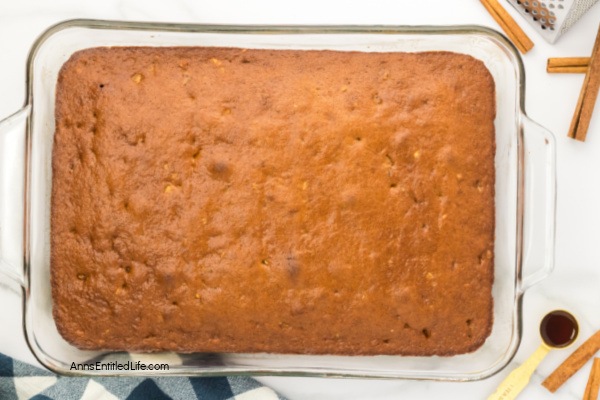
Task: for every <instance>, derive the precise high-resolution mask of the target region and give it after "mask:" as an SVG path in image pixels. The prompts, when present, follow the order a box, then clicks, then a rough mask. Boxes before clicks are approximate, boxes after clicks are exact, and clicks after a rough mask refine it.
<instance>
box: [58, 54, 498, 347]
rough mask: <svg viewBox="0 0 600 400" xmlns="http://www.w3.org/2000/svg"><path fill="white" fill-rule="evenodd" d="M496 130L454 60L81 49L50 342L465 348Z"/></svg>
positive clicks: (475, 338)
mask: <svg viewBox="0 0 600 400" xmlns="http://www.w3.org/2000/svg"><path fill="white" fill-rule="evenodd" d="M494 118H495V89H494V82H493V79H492V77H491V75H490V73H489V71H488V70H487V69H486V67H485V66H484V64H483V63H482V62H481V61H478V60H476V59H474V58H472V57H470V56H467V55H463V54H456V53H449V52H426V53H374V52H373V53H360V52H336V51H312V50H311V51H300V50H250V49H247V50H246V49H235V48H201V47H192V48H145V47H138V48H135V47H122V48H119V47H113V48H93V49H88V50H83V51H80V52H77V53H75V54H74V55H73V56H72V57H71V58H70V59H69V60H68V61H67V62H66V63H65V65H64V66H63V68H62V70H61V72H60V74H59V79H58V83H57V90H56V131H55V135H54V148H53V159H52V199H51V201H52V203H51V282H52V297H53V315H54V318H55V321H56V324H57V327H58V330H59V332H60V333H61V334H62V335H63V337H64V338H65V339H66V340H67V341H69V342H70V343H72V344H73V345H75V346H76V347H78V348H81V349H107V350H132V351H163V350H172V351H180V352H238V353H247V352H268V353H302V354H348V355H350V354H352V355H359V354H365V355H367V354H401V355H453V354H460V353H465V352H470V351H473V350H475V349H477V348H478V347H479V346H481V345H482V343H483V342H484V341H485V339H486V337H487V336H488V335H489V334H490V330H491V326H492V321H493V312H492V310H493V298H492V284H493V276H494V272H493V271H494V259H493V258H494V257H493V255H494V218H495V211H494V179H495V171H494V155H495V133H494Z"/></svg>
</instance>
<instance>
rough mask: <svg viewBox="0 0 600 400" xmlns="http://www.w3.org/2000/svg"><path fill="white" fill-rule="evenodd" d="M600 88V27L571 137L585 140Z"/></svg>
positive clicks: (580, 94) (574, 117)
mask: <svg viewBox="0 0 600 400" xmlns="http://www.w3.org/2000/svg"><path fill="white" fill-rule="evenodd" d="M599 28H600V27H599ZM598 89H600V29H598V34H597V35H596V42H595V43H594V49H593V50H592V56H591V57H590V64H589V67H588V70H587V73H586V74H585V80H584V81H583V87H582V88H581V92H580V93H579V100H578V101H577V107H576V108H575V114H574V115H573V120H572V121H571V126H570V127H569V137H570V138H573V139H576V140H580V141H582V142H583V141H585V136H586V135H587V130H588V128H589V126H590V121H591V120H592V113H593V111H594V105H595V104H596V98H597V97H598Z"/></svg>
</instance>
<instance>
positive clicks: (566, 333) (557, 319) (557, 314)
mask: <svg viewBox="0 0 600 400" xmlns="http://www.w3.org/2000/svg"><path fill="white" fill-rule="evenodd" d="M577 333H579V325H578V324H577V321H576V320H575V318H574V317H573V316H572V315H571V314H569V313H568V312H566V311H552V312H551V313H548V314H547V315H546V316H545V317H544V319H543V320H542V323H541V324H540V334H541V335H542V339H543V340H544V342H545V343H546V344H547V345H549V346H552V347H565V346H568V345H569V344H571V343H572V342H573V341H574V340H575V338H577Z"/></svg>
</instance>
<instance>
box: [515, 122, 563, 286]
mask: <svg viewBox="0 0 600 400" xmlns="http://www.w3.org/2000/svg"><path fill="white" fill-rule="evenodd" d="M521 129H522V132H523V143H524V146H523V148H524V152H525V154H524V168H523V171H524V172H523V173H524V177H523V178H524V179H525V183H526V184H525V185H524V188H525V189H524V190H526V192H525V193H524V197H525V202H524V205H523V207H524V211H525V213H524V215H525V216H526V218H525V220H524V221H523V237H524V241H523V266H524V267H523V268H524V270H523V271H524V272H523V280H522V282H521V287H520V290H521V292H524V291H525V290H527V289H528V288H530V287H531V286H533V285H535V284H537V283H539V282H540V281H542V280H543V279H545V278H547V277H548V276H549V275H550V274H551V273H552V271H553V270H554V250H555V249H554V247H555V236H556V140H555V139H554V135H553V134H552V132H550V131H549V130H548V129H546V128H544V127H542V126H540V125H539V124H538V123H536V122H535V121H533V120H531V119H529V118H528V117H527V116H526V115H524V114H523V115H522V117H521ZM532 267H533V268H535V271H533V272H528V271H527V270H528V269H531V268H532Z"/></svg>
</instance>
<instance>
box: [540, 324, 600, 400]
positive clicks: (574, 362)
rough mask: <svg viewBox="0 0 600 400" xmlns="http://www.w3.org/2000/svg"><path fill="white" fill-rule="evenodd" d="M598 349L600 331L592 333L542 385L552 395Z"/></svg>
mask: <svg viewBox="0 0 600 400" xmlns="http://www.w3.org/2000/svg"><path fill="white" fill-rule="evenodd" d="M599 349H600V331H598V332H596V333H594V334H593V335H592V336H591V337H590V338H589V339H588V340H586V341H585V342H584V343H583V344H582V345H581V346H579V347H578V348H577V350H575V351H574V352H573V354H571V355H570V356H569V357H568V358H567V359H566V360H565V361H563V363H562V364H560V366H559V367H558V368H556V369H555V370H554V372H552V374H550V376H548V377H547V378H546V380H545V381H544V382H542V385H543V386H544V387H545V388H546V389H548V390H549V391H551V392H552V393H554V392H556V390H557V389H558V388H559V387H561V386H562V384H563V383H565V382H566V381H567V380H568V379H569V378H570V377H571V376H573V375H574V374H575V372H577V371H579V369H580V368H581V367H583V365H584V364H585V363H586V362H587V361H588V360H589V359H590V358H592V357H593V356H594V354H596V352H598V350H599Z"/></svg>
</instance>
